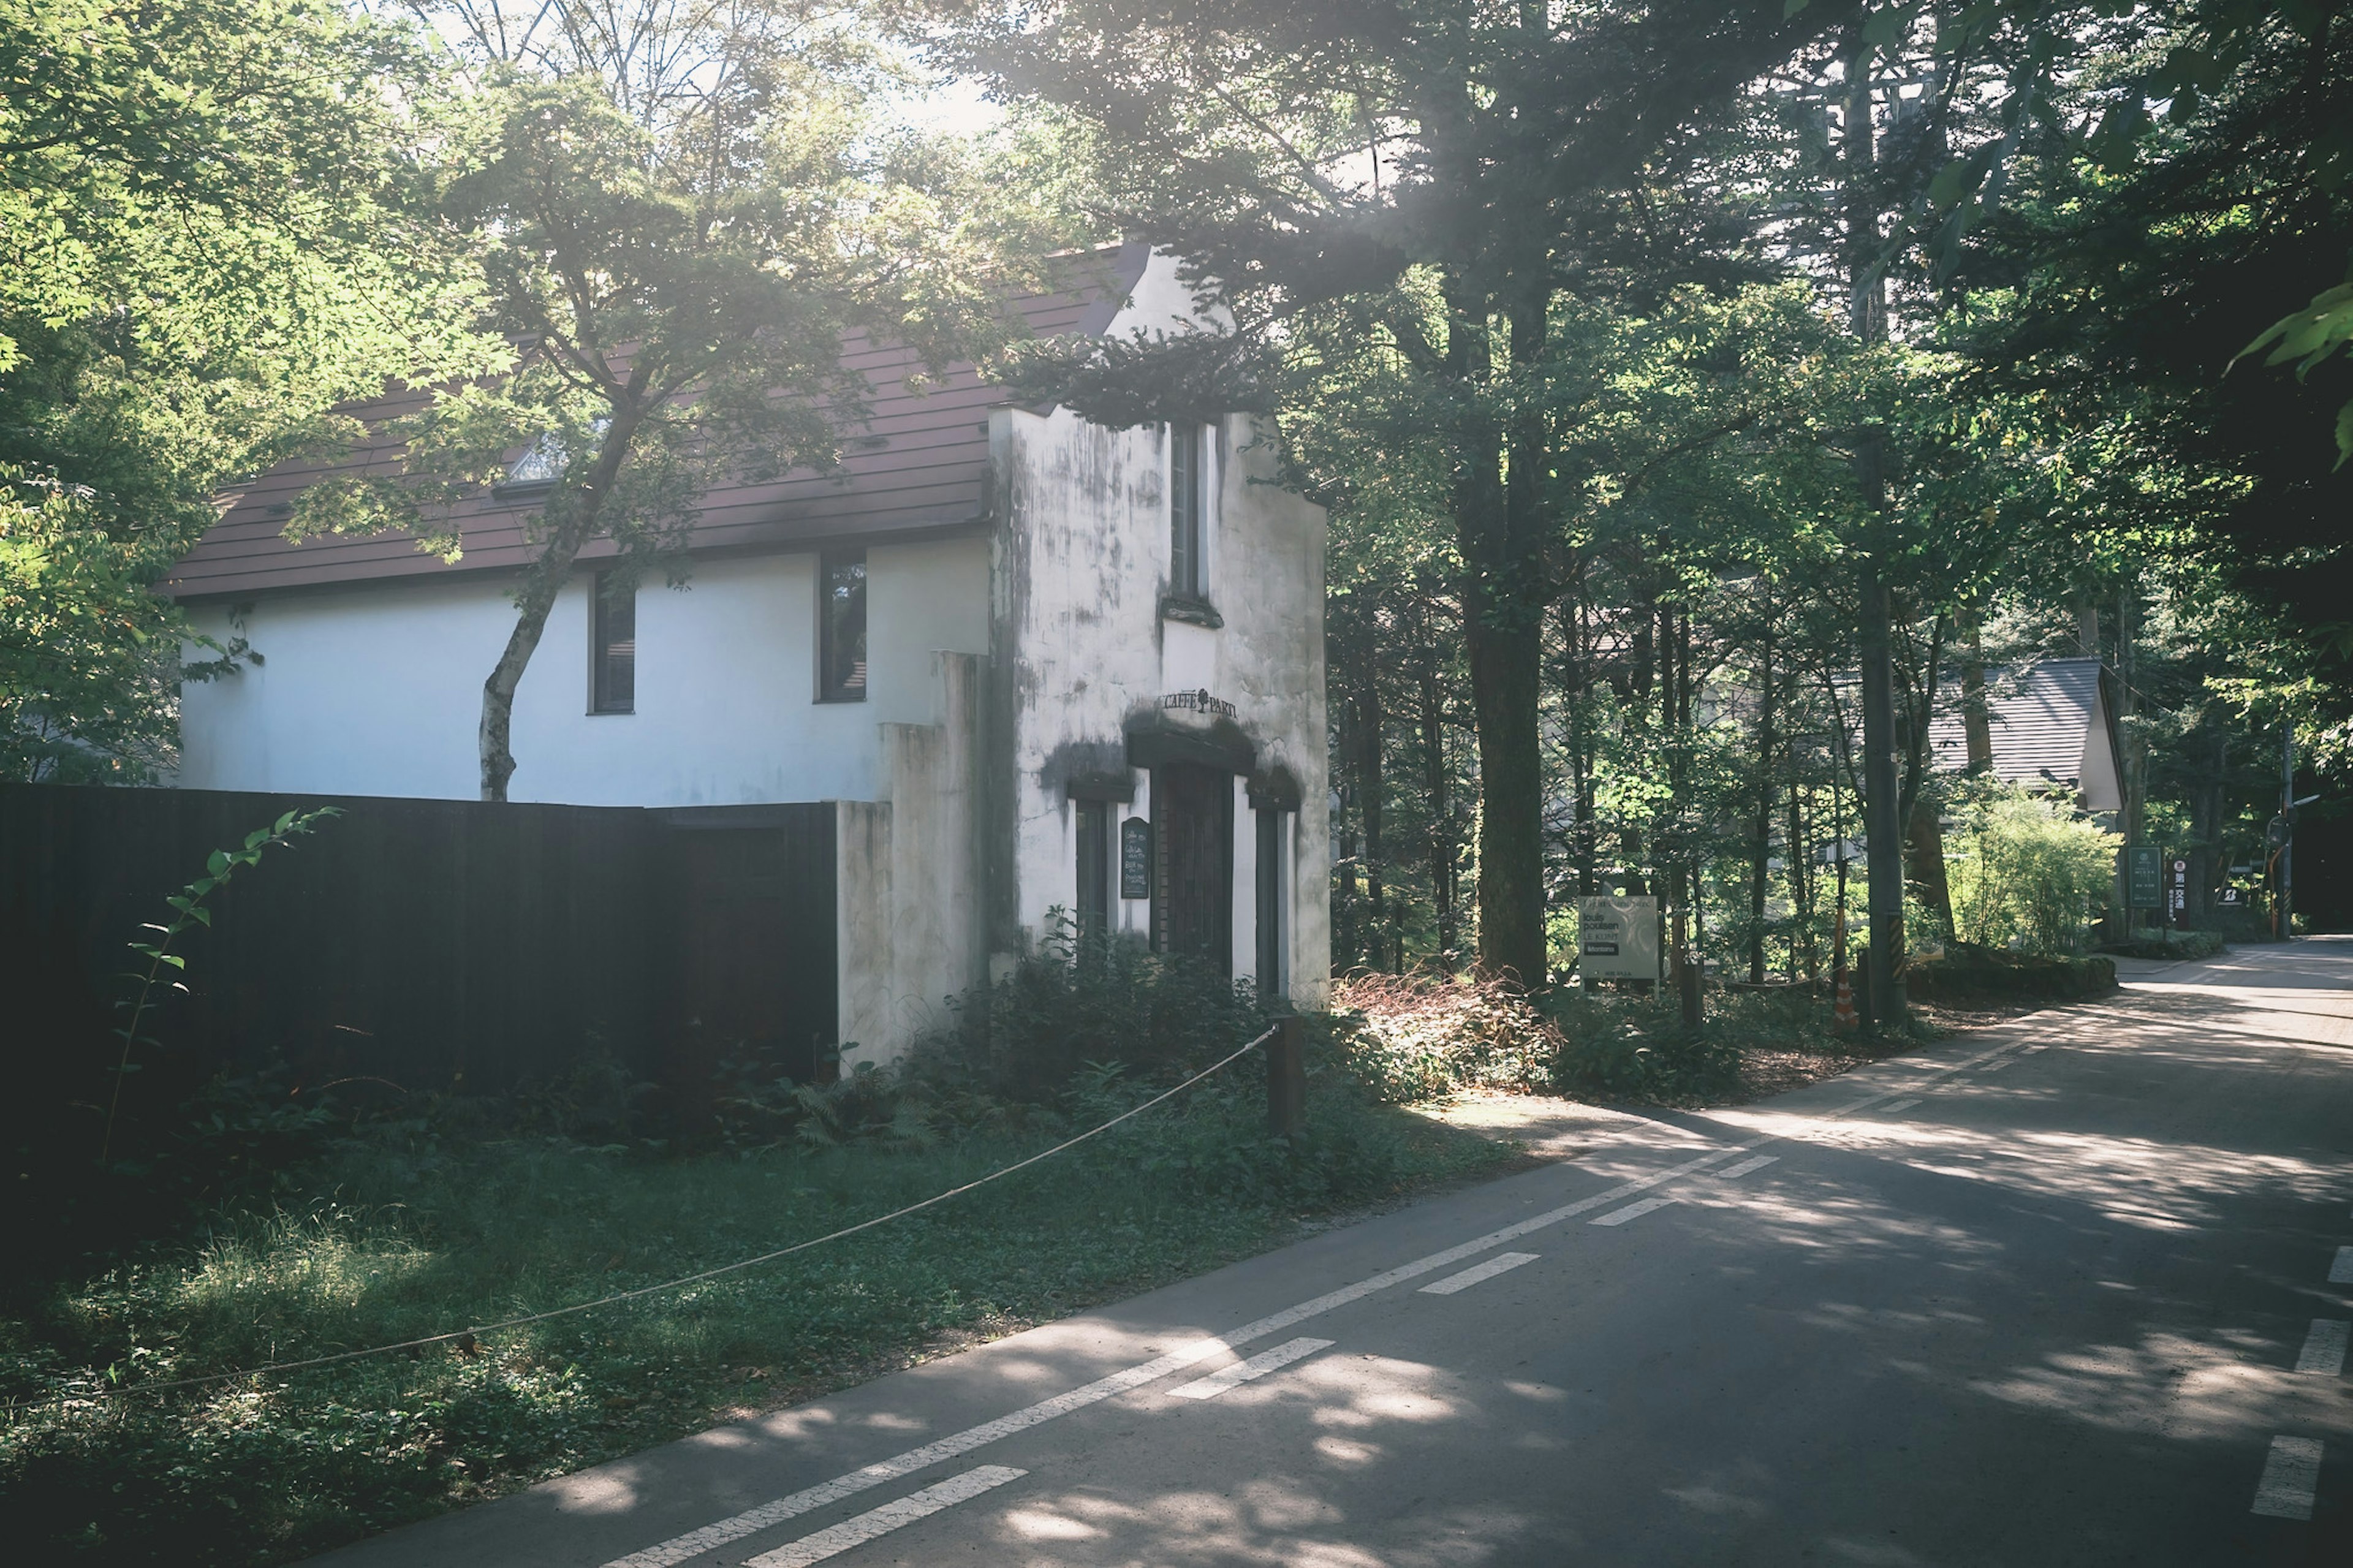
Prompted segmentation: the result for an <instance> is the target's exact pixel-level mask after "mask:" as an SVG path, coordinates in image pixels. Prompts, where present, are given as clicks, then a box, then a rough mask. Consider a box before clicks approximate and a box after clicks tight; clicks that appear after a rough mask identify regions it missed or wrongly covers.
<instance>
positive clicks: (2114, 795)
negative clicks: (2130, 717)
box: [1928, 658, 2124, 816]
mask: <svg viewBox="0 0 2353 1568" xmlns="http://www.w3.org/2000/svg"><path fill="white" fill-rule="evenodd" d="M2112 679H2113V678H2112V677H2110V676H2109V675H2108V673H2107V671H2106V670H2105V668H2104V667H2103V666H2102V665H2101V662H2100V661H2099V660H2098V659H2096V658H2046V659H2039V660H2036V661H2035V662H2033V663H2031V664H2019V665H1988V666H1987V667H1986V672H1985V683H1986V719H1987V728H1988V730H1989V731H1990V734H1991V738H1992V742H1993V767H1992V770H1991V771H1992V773H1993V776H1994V777H1996V778H1998V779H2000V780H2002V781H2003V782H2004V783H2007V784H2025V785H2027V786H2028V787H2030V788H2036V789H2046V790H2054V791H2058V790H2063V791H2066V792H2069V793H2072V794H2073V795H2074V797H2075V800H2076V803H2077V804H2078V805H2080V806H2081V807H2082V808H2083V809H2084V811H2086V812H2088V813H2090V814H2091V815H2092V816H2106V815H2110V814H2113V813H2115V812H2117V811H2120V810H2122V809H2123V807H2124V788H2123V778H2124V774H2123V771H2122V769H2121V768H2120V767H2119V766H2118V759H2119V757H2120V755H2121V749H2120V747H2119V746H2118V744H2117V742H2116V702H2115V700H2114V698H2113V695H2112V693H2111V691H2110V685H2111V681H2112ZM1928 744H1929V748H1930V754H1931V759H1932V763H1931V765H1932V766H1934V767H1935V768H1936V771H1937V772H1938V773H1966V772H1967V771H1968V765H1969V743H1968V721H1967V716H1966V714H1965V713H1964V710H1963V707H1962V700H1961V689H1960V683H1959V682H1958V681H1953V682H1951V683H1949V684H1948V685H1947V688H1946V689H1945V690H1944V691H1943V692H1941V693H1940V694H1939V699H1938V701H1937V704H1936V716H1935V717H1934V718H1933V719H1932V720H1930V721H1929V725H1928Z"/></svg>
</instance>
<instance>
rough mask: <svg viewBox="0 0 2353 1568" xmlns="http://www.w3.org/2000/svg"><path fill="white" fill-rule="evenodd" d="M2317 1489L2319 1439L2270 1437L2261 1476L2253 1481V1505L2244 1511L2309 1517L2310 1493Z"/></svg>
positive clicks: (2269, 1517)
mask: <svg viewBox="0 0 2353 1568" xmlns="http://www.w3.org/2000/svg"><path fill="white" fill-rule="evenodd" d="M2319 1489H2320V1440H2319V1439H2318V1438H2317V1437H2274V1438H2273V1439H2272V1452H2271V1458H2268V1459H2265V1460H2264V1461H2263V1479H2262V1480H2260V1481H2257V1482H2256V1483H2255V1506H2254V1507H2253V1508H2252V1509H2249V1510H2247V1511H2248V1512H2250V1513H2260V1514H2262V1515H2263V1517H2264V1518H2266V1519H2310V1518H2311V1517H2312V1499H2313V1494H2314V1493H2316V1492H2317V1491H2318V1490H2319Z"/></svg>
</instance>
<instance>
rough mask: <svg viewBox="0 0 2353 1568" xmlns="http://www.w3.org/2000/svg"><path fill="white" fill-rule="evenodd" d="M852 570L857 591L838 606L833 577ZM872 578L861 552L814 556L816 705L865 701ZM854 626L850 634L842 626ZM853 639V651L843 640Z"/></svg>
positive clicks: (868, 663)
mask: <svg viewBox="0 0 2353 1568" xmlns="http://www.w3.org/2000/svg"><path fill="white" fill-rule="evenodd" d="M850 567H855V568H856V571H857V588H856V591H855V593H854V595H851V596H850V598H849V600H848V601H847V607H844V606H843V605H837V602H836V599H835V595H834V585H835V576H836V574H837V573H839V572H840V571H842V570H843V569H845V568H850ZM872 581H873V579H872V577H871V574H869V572H868V570H867V563H866V552H865V551H863V550H828V551H826V552H823V553H822V554H820V555H819V556H818V565H817V700H818V701H819V702H863V701H865V700H866V689H867V684H868V671H869V670H870V669H871V664H870V662H869V659H870V656H871V649H870V648H869V647H868V646H867V630H868V618H867V611H868V605H869V594H870V592H871V585H872ZM845 624H847V625H854V626H855V630H854V632H852V631H849V630H847V629H846V625H845ZM849 637H854V638H855V647H854V648H853V647H850V646H848V642H847V639H848V638H849Z"/></svg>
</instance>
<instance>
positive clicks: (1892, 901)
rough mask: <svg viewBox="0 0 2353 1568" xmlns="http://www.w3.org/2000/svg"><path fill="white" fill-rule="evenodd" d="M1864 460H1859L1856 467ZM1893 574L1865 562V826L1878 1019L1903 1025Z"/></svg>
mask: <svg viewBox="0 0 2353 1568" xmlns="http://www.w3.org/2000/svg"><path fill="white" fill-rule="evenodd" d="M1862 466H1863V465H1862V464H1860V463H1858V464H1857V467H1858V468H1861V467H1862ZM1892 619H1893V616H1892V615H1891V612H1890V609H1889V605H1888V592H1887V580H1886V579H1885V578H1884V577H1883V576H1881V575H1880V571H1879V562H1878V559H1877V558H1876V557H1875V556H1874V557H1872V558H1870V559H1869V560H1867V561H1866V562H1865V563H1864V565H1863V569H1862V788H1863V798H1862V825H1863V826H1862V831H1863V857H1864V863H1865V867H1866V874H1867V877H1868V884H1869V892H1870V900H1871V901H1870V906H1869V907H1870V925H1869V930H1870V932H1871V954H1870V958H1871V1020H1870V1021H1871V1024H1872V1026H1873V1027H1874V1028H1876V1027H1877V1026H1880V1025H1882V1024H1892V1025H1894V1026H1897V1027H1899V1028H1900V1027H1901V1026H1903V1024H1904V1021H1905V1007H1906V1004H1905V995H1904V952H1903V949H1904V819H1903V816H1902V815H1901V813H1900V811H1899V809H1898V807H1899V803H1898V802H1897V800H1896V798H1895V797H1896V789H1897V784H1896V772H1895V671H1894V650H1893V649H1892V648H1891V647H1890V646H1889V622H1890V621H1891V620H1892Z"/></svg>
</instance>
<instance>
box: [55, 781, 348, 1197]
mask: <svg viewBox="0 0 2353 1568" xmlns="http://www.w3.org/2000/svg"><path fill="white" fill-rule="evenodd" d="M342 815H343V811H342V809H341V808H340V807H337V806H332V805H322V806H320V807H319V808H317V809H316V810H314V811H303V812H294V811H290V812H287V813H286V814H285V815H284V816H280V818H279V819H278V820H277V821H276V822H273V823H271V824H269V826H264V827H257V828H255V829H254V830H253V831H252V832H250V833H248V834H247V835H246V836H245V842H244V843H243V844H242V845H239V846H236V847H231V848H227V849H216V850H214V851H213V852H212V854H211V855H209V856H207V857H206V860H205V874H204V875H203V876H201V877H199V878H197V879H195V881H193V882H190V883H189V884H188V885H187V886H186V887H185V888H183V889H180V891H178V892H176V893H174V894H171V895H169V896H168V897H166V898H165V899H164V903H166V904H168V905H169V906H171V910H172V918H171V919H170V920H169V921H166V922H165V923H164V924H162V925H156V924H153V922H150V923H149V924H147V925H146V926H144V927H142V929H143V930H146V931H153V932H154V933H155V935H154V937H153V940H151V941H137V940H134V941H132V942H130V943H129V944H128V945H129V947H130V949H131V952H132V953H133V954H135V955H136V956H138V957H140V958H143V959H145V960H146V961H147V963H146V967H145V969H144V970H143V971H142V972H140V973H132V974H125V975H124V976H122V978H123V980H124V981H125V982H126V983H128V986H129V988H128V989H127V990H126V991H125V993H124V994H123V996H122V997H121V999H120V1000H119V1001H117V1002H116V1004H115V1005H116V1006H117V1007H119V1008H121V1010H122V1011H123V1012H124V1013H126V1014H128V1015H129V1016H128V1017H126V1018H125V1019H124V1021H123V1024H122V1026H121V1028H119V1029H117V1030H115V1031H114V1032H115V1035H116V1036H117V1037H119V1038H120V1039H121V1041H122V1056H121V1060H119V1061H117V1062H116V1063H115V1067H114V1092H113V1095H112V1097H111V1099H110V1100H108V1102H107V1108H106V1129H105V1131H103V1132H102V1133H101V1134H100V1137H99V1150H98V1163H100V1165H101V1166H102V1165H104V1164H105V1163H107V1156H108V1154H109V1153H110V1152H111V1151H112V1149H113V1147H114V1119H115V1115H116V1113H117V1112H118V1111H120V1110H121V1108H122V1084H123V1080H124V1079H127V1078H129V1077H130V1076H131V1075H132V1073H134V1072H136V1071H138V1070H139V1066H140V1064H139V1063H137V1062H135V1061H133V1060H132V1052H133V1051H134V1050H136V1049H137V1047H141V1046H153V1045H154V1044H156V1042H155V1041H154V1040H153V1038H151V1037H148V1036H145V1035H142V1034H141V1033H140V1032H139V1030H140V1026H141V1025H142V1023H143V1022H144V1021H145V1019H146V1016H147V1014H148V1012H149V1010H150V1009H151V1008H153V1006H154V1005H156V1004H157V1003H158V1002H159V1001H161V1000H162V997H161V996H159V995H158V994H157V986H158V984H159V983H160V984H164V985H165V987H166V989H168V990H171V991H185V990H186V989H187V987H186V985H185V984H182V983H181V982H180V981H179V980H177V979H173V980H170V981H168V982H166V981H165V980H164V971H165V970H166V969H169V970H170V971H171V972H172V973H173V974H174V975H179V974H183V973H186V972H187V967H188V961H187V959H186V958H185V956H183V955H182V954H180V953H176V952H173V951H172V944H173V943H174V942H176V941H178V940H179V938H180V937H181V936H182V935H183V934H184V933H185V932H186V931H187V930H188V928H189V927H190V926H198V925H200V926H206V927H210V926H211V924H212V923H213V911H212V910H211V909H210V908H209V907H208V906H207V905H206V902H205V900H206V899H208V898H210V897H211V896H212V895H213V892H214V890H215V889H218V888H220V887H221V886H223V885H224V884H226V883H227V881H228V879H230V878H232V877H234V876H236V875H237V872H239V871H240V870H246V869H249V868H252V867H255V866H259V865H260V864H261V858H262V856H263V855H264V854H266V853H267V852H268V851H269V850H271V849H273V848H276V847H280V846H281V845H286V844H290V843H291V842H292V841H293V840H294V839H296V838H299V837H302V836H303V835H305V834H307V833H309V832H311V830H312V829H313V828H315V827H317V826H318V825H319V824H320V823H321V822H322V821H324V820H325V819H326V818H328V817H331V816H342Z"/></svg>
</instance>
